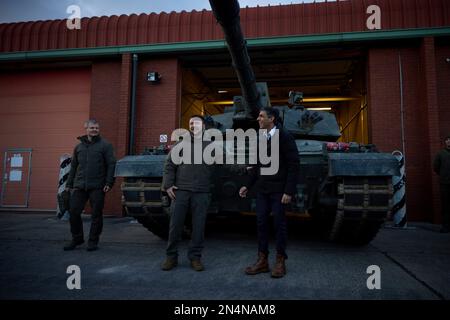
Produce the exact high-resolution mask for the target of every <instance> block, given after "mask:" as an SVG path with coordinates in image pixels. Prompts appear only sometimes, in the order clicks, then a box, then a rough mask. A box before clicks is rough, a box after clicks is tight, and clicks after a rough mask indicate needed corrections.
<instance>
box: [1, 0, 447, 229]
mask: <svg viewBox="0 0 450 320" xmlns="http://www.w3.org/2000/svg"><path fill="white" fill-rule="evenodd" d="M371 5H376V6H378V8H379V9H380V11H379V13H380V16H376V11H375V13H374V11H368V10H367V9H368V7H369V6H371ZM368 12H369V13H368ZM377 17H379V18H380V20H379V23H380V25H379V26H380V27H381V28H380V29H376V30H369V29H368V24H367V22H368V20H370V21H372V22H373V21H376V20H373V19H376V18H377ZM371 19H372V20H371ZM241 23H242V28H243V31H244V34H245V36H246V38H247V39H248V46H249V53H250V56H251V58H252V64H253V67H254V69H255V74H256V77H257V79H258V81H266V82H267V83H268V86H269V90H270V95H271V100H272V104H273V105H276V104H283V103H286V101H287V95H288V92H289V90H297V91H303V92H304V95H305V98H306V99H305V101H306V102H307V105H309V106H320V107H329V108H330V109H331V110H332V112H335V113H336V115H337V118H338V120H339V122H340V124H341V126H342V128H343V130H344V131H343V137H342V139H343V140H351V141H358V142H365V143H367V142H370V143H374V144H376V145H377V146H378V148H379V149H380V150H381V151H384V152H391V151H393V150H400V151H404V152H405V157H406V174H407V177H408V180H407V212H408V219H409V220H422V221H432V222H435V223H438V222H440V215H439V201H438V199H439V190H438V184H437V177H436V176H435V175H434V174H433V172H432V168H431V163H432V159H433V156H434V154H435V153H436V152H437V151H438V150H439V148H440V147H441V146H442V144H441V142H442V139H443V137H444V136H446V135H448V134H450V120H449V119H450V104H449V103H448V102H449V101H450V2H448V1H447V0H415V1H409V0H348V1H342V0H341V1H330V2H322V3H308V4H293V5H279V6H271V7H257V8H242V9H241ZM0 39H1V42H0V149H1V150H0V163H1V164H2V165H1V167H0V171H1V172H0V173H1V176H2V177H3V183H2V184H1V186H0V187H1V189H0V193H1V195H2V198H1V199H2V202H1V207H0V209H8V210H11V206H18V207H20V208H21V210H24V208H26V209H27V210H54V208H55V206H56V201H55V193H56V188H57V183H58V173H59V169H58V168H59V159H60V156H61V155H63V154H65V153H71V151H72V149H73V146H74V145H75V143H76V139H75V138H76V136H78V135H80V134H83V127H82V125H83V121H84V120H85V119H87V118H96V119H97V120H98V121H99V122H100V124H101V130H102V135H103V136H104V137H106V138H107V139H108V140H110V141H111V142H112V143H113V144H114V146H115V148H116V155H117V158H121V157H122V156H124V155H126V154H127V152H128V151H127V150H128V148H129V135H130V101H131V98H132V88H131V82H132V81H131V80H132V65H133V61H132V57H133V55H136V58H137V62H136V64H137V83H136V96H135V97H136V116H137V117H136V119H137V120H136V127H135V136H136V142H135V149H136V152H137V153H139V152H142V151H143V150H144V148H145V147H150V146H155V145H158V144H159V136H160V134H170V133H171V132H172V130H173V129H175V128H178V127H180V126H185V125H186V119H187V118H188V117H189V115H190V114H193V113H199V112H200V113H211V114H214V113H217V112H220V111H221V108H222V105H223V104H226V103H227V102H228V101H229V100H231V98H232V96H233V95H234V94H239V85H238V83H237V80H236V78H235V76H234V73H233V70H232V69H231V66H230V63H231V61H230V58H229V56H228V53H227V49H226V46H225V43H224V41H223V34H222V31H221V29H220V27H219V26H218V25H217V24H216V22H215V20H214V18H213V15H212V13H211V11H207V10H203V11H200V12H198V11H192V12H185V11H183V12H171V13H169V14H167V13H164V12H163V13H160V14H154V13H151V14H148V15H147V14H141V15H139V16H137V15H130V16H126V15H122V16H120V17H117V16H112V17H94V18H83V19H82V20H81V28H80V29H74V30H69V29H68V28H67V26H66V20H53V21H36V22H24V23H9V24H0ZM155 71H156V72H158V73H159V74H161V76H162V79H161V81H160V82H159V83H150V82H148V81H147V79H146V75H147V73H148V72H155ZM219 90H221V91H227V93H221V94H219V93H218V91H219ZM350 120H351V121H350ZM15 156H16V157H15ZM19 156H20V157H21V159H20V161H19ZM12 158H14V160H11V159H12ZM19 165H20V166H19ZM11 171H14V172H13V173H11ZM19 171H20V173H19ZM11 175H12V176H13V179H11ZM11 180H12V181H11ZM14 180H15V181H14ZM11 182H15V183H11ZM106 213H107V214H117V215H120V214H121V207H120V190H119V187H118V185H117V186H116V187H115V188H114V190H113V192H112V194H111V195H110V196H109V198H108V203H107V206H106Z"/></svg>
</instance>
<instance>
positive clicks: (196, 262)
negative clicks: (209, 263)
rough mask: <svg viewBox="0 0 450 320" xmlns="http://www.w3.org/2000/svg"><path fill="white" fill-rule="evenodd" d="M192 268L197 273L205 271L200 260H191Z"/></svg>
mask: <svg viewBox="0 0 450 320" xmlns="http://www.w3.org/2000/svg"><path fill="white" fill-rule="evenodd" d="M191 267H192V269H194V270H195V271H203V270H205V267H204V266H203V264H202V262H201V261H200V259H194V260H191Z"/></svg>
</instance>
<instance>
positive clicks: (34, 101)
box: [0, 68, 91, 210]
mask: <svg viewBox="0 0 450 320" xmlns="http://www.w3.org/2000/svg"><path fill="white" fill-rule="evenodd" d="M90 88H91V71H90V68H75V69H64V70H45V71H37V70H27V71H26V72H25V71H24V72H14V73H1V74H0V161H1V164H2V166H1V168H0V170H2V172H1V176H2V183H1V189H0V193H1V196H2V198H1V199H2V204H1V209H5V208H11V207H23V208H28V209H33V210H55V208H56V193H57V187H58V179H59V164H60V163H59V162H60V157H61V156H62V155H64V154H72V151H73V147H74V146H75V144H76V143H77V140H76V137H77V136H79V135H81V134H83V128H82V124H83V121H85V120H86V119H87V118H88V117H89V101H90ZM25 151H26V152H25ZM31 155H32V156H31ZM20 159H21V160H20ZM19 160H20V161H19ZM20 164H21V166H19V165H20ZM28 168H29V169H28ZM19 171H20V173H19Z"/></svg>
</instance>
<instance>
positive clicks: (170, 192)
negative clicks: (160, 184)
mask: <svg viewBox="0 0 450 320" xmlns="http://www.w3.org/2000/svg"><path fill="white" fill-rule="evenodd" d="M177 189H178V187H177V186H171V187H170V188H169V189H167V194H168V195H169V197H170V199H172V200H175V199H176V196H175V190H177Z"/></svg>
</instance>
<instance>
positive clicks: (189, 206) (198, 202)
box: [166, 190, 210, 260]
mask: <svg viewBox="0 0 450 320" xmlns="http://www.w3.org/2000/svg"><path fill="white" fill-rule="evenodd" d="M175 195H176V199H175V200H174V201H172V204H171V206H170V224H169V241H168V244H167V249H166V255H167V257H170V258H174V259H176V258H178V244H179V243H180V241H181V239H182V235H183V230H184V222H185V220H186V215H187V213H188V211H189V210H190V211H191V215H192V235H191V241H190V243H189V249H188V258H189V259H190V260H198V259H200V258H201V256H202V250H203V247H204V240H205V222H206V215H207V210H208V206H209V201H210V193H207V192H191V191H185V190H177V191H175Z"/></svg>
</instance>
